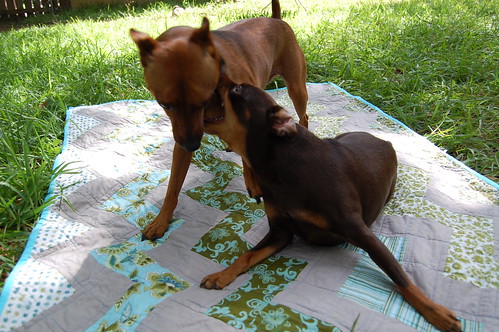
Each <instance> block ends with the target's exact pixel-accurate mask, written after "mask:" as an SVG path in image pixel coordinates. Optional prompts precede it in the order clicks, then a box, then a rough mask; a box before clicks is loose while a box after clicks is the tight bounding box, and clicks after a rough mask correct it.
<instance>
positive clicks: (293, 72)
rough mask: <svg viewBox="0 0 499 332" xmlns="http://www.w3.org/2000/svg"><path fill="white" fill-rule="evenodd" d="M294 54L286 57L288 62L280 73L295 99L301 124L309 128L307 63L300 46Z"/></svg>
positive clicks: (290, 94) (293, 99)
mask: <svg viewBox="0 0 499 332" xmlns="http://www.w3.org/2000/svg"><path fill="white" fill-rule="evenodd" d="M292 54H294V56H291V54H287V56H288V58H286V63H285V64H284V65H283V66H282V71H281V72H280V75H281V77H282V78H283V79H284V83H286V86H287V88H288V94H289V98H291V100H292V101H293V105H294V107H295V111H296V113H297V114H298V117H299V118H300V124H301V125H302V126H304V127H305V128H308V115H307V102H308V92H307V84H306V83H307V64H306V63H305V57H304V55H303V52H302V51H301V49H299V48H298V49H297V50H296V52H292Z"/></svg>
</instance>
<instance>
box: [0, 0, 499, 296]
mask: <svg viewBox="0 0 499 332" xmlns="http://www.w3.org/2000/svg"><path fill="white" fill-rule="evenodd" d="M301 2H302V3H303V4H304V6H305V7H306V11H305V9H304V8H303V7H301V6H300V5H299V2H297V1H291V0H282V1H281V6H282V8H283V16H284V19H285V20H286V21H287V22H288V23H290V25H291V26H292V27H293V28H294V29H295V31H296V34H297V37H298V40H299V42H300V45H301V46H302V48H303V50H304V52H305V55H306V58H307V63H308V73H309V74H308V81H310V82H328V81H329V82H334V83H336V84H338V85H340V86H341V87H343V88H345V89H346V90H348V91H349V92H351V93H353V94H357V95H360V96H362V97H363V98H364V99H366V100H368V101H370V102H372V103H373V104H375V105H377V106H379V107H380V108H381V109H383V110H384V111H386V112H387V113H389V114H390V115H392V116H394V117H396V118H398V119H399V120H401V121H403V122H404V123H405V124H407V125H408V126H410V127H411V128H413V129H414V130H416V131H417V132H419V133H420V134H422V135H426V136H427V137H429V139H430V140H432V141H433V142H435V143H436V144H437V145H439V146H441V147H442V148H444V149H446V150H448V152H449V153H450V154H452V155H454V156H455V157H456V158H458V159H459V160H461V161H463V162H464V163H466V164H467V165H468V166H470V167H471V168H473V169H475V170H477V171H479V172H481V173H483V174H485V175H486V176H488V177H489V178H490V179H492V180H494V181H497V180H498V178H499V152H498V150H499V149H498V142H499V128H498V123H499V117H498V97H497V96H498V95H499V91H498V70H499V56H498V45H497V44H498V41H497V35H498V32H499V31H498V25H497V22H498V7H499V4H498V2H497V0H494V1H475V0H460V1H458V0H427V1H420V0H408V1H384V0H357V1H354V0H334V1H333V0H326V1H312V0H301ZM268 3H269V0H257V1H239V2H215V1H190V2H189V1H184V3H183V6H184V7H185V8H186V11H185V12H184V13H182V14H181V15H179V16H176V17H172V16H171V11H172V8H173V5H174V4H178V2H173V1H165V2H156V3H151V4H147V5H142V6H133V5H128V6H114V7H101V8H98V7H94V8H89V9H85V10H79V11H69V12H65V13H61V14H59V15H57V16H45V17H40V18H33V19H29V20H25V21H23V22H21V23H23V24H27V26H26V27H24V28H20V29H15V30H10V31H7V32H3V33H0V59H1V61H0V73H2V74H1V75H0V85H1V86H2V88H1V89H0V225H1V227H2V229H3V233H2V234H0V236H1V238H0V273H1V277H0V282H1V284H0V287H2V285H3V281H4V279H5V277H6V276H7V274H8V273H9V271H10V270H11V269H12V267H13V266H14V264H15V262H16V261H17V259H18V258H19V256H20V254H21V252H22V250H23V248H24V245H25V242H26V239H27V236H28V234H29V232H30V231H31V229H32V228H33V227H34V225H35V224H36V221H37V219H38V217H39V215H40V212H41V210H42V209H43V208H44V207H45V206H47V205H48V204H50V203H51V200H48V201H45V197H46V193H47V189H48V185H49V183H50V181H51V179H52V178H53V177H54V176H56V175H57V174H59V173H61V172H67V171H69V170H70V168H71V167H70V165H69V166H64V167H59V168H56V169H53V162H54V159H55V157H56V156H57V154H58V153H59V152H60V149H61V143H62V139H63V128H64V121H65V111H66V109H67V108H68V107H71V106H78V105H84V104H88V105H89V104H98V103H103V102H109V101H115V100H121V99H151V98H152V97H151V95H150V94H149V92H148V91H147V90H146V88H145V86H144V82H143V78H142V69H141V68H140V65H139V61H138V55H137V51H136V48H135V45H133V43H132V41H131V40H130V38H129V36H128V30H129V28H131V27H133V28H136V29H139V30H142V31H145V32H147V33H149V34H151V35H153V36H157V35H158V34H159V33H161V32H162V31H164V29H165V28H166V27H167V26H169V27H171V26H174V25H191V26H198V25H199V24H200V22H201V17H202V16H203V15H207V16H208V17H209V18H210V20H211V23H212V27H214V28H217V27H220V26H223V25H225V24H227V23H229V22H231V21H234V20H236V19H240V18H245V17H254V16H260V15H262V11H261V9H262V8H264V7H265V6H266V5H267V4H268ZM278 84H279V83H278ZM272 87H274V85H272ZM55 198H56V197H53V198H52V199H55Z"/></svg>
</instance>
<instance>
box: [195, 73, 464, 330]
mask: <svg viewBox="0 0 499 332" xmlns="http://www.w3.org/2000/svg"><path fill="white" fill-rule="evenodd" d="M221 90H222V91H221V94H222V96H223V100H224V103H225V110H226V114H225V117H224V120H223V121H220V122H218V123H211V124H209V125H207V127H206V129H207V132H209V133H212V134H216V135H218V136H219V137H220V138H221V139H222V140H224V141H225V142H226V143H227V144H228V146H229V148H230V149H232V150H233V151H234V152H236V153H238V154H239V155H241V157H242V158H243V160H244V161H245V162H246V164H247V165H249V166H250V167H251V168H252V170H253V172H254V175H255V177H256V180H257V182H258V183H259V184H260V187H261V189H262V191H263V200H264V203H265V210H266V213H267V217H268V222H269V227H270V230H269V232H268V234H267V235H266V236H265V237H264V238H263V240H261V242H259V243H258V244H257V245H256V246H255V247H254V248H252V249H251V250H249V251H248V252H246V253H244V254H243V255H241V256H240V257H239V258H237V259H236V260H235V261H234V263H233V264H232V265H230V266H229V267H227V268H226V269H225V270H223V271H221V272H218V273H215V274H212V275H209V276H207V277H205V278H204V279H203V280H202V282H201V286H202V287H204V288H209V289H222V288H224V287H225V286H227V285H228V284H230V283H231V282H232V281H233V280H234V279H235V278H236V277H237V276H238V275H240V274H241V273H244V272H246V271H247V270H248V269H249V268H250V267H251V266H253V265H254V264H256V263H258V262H260V261H262V260H263V259H265V258H267V257H269V256H271V255H273V254H275V253H277V252H278V251H280V250H282V249H283V248H284V247H286V246H287V245H288V244H290V243H291V242H292V240H293V237H294V235H297V236H299V237H301V238H303V239H304V240H305V241H307V242H309V243H311V244H314V245H328V246H334V245H337V244H340V243H343V242H348V243H351V244H353V245H355V246H357V247H360V248H362V249H364V250H365V251H366V252H367V253H368V254H369V256H370V257H371V258H372V260H373V261H374V262H375V263H376V264H377V265H378V266H379V267H380V268H381V269H382V270H383V271H384V272H385V273H386V274H387V275H388V276H389V277H390V278H391V279H392V280H393V282H394V283H395V285H396V286H397V287H398V289H399V291H400V293H401V294H402V295H403V296H404V298H405V299H406V300H407V301H408V302H409V303H410V304H411V305H412V306H413V307H414V308H415V309H416V310H418V311H419V312H420V313H421V314H422V315H423V316H424V318H425V319H426V320H427V321H428V322H430V323H431V324H432V325H434V326H435V327H436V328H438V329H440V330H443V331H460V330H461V324H460V322H459V321H458V319H457V318H456V315H455V314H454V313H453V312H452V311H450V310H449V309H447V308H445V307H443V306H441V305H438V304H436V303H434V302H433V301H431V300H430V299H429V298H428V297H427V296H426V295H424V294H423V292H422V291H421V290H420V289H419V288H417V287H416V286H415V285H414V284H413V283H412V282H411V280H410V279H409V277H408V276H407V274H406V273H405V272H404V271H403V269H402V267H401V266H400V264H399V263H398V261H397V260H396V259H395V258H394V257H393V255H392V254H391V252H390V251H389V250H388V249H387V247H386V246H385V245H384V244H383V243H382V242H381V241H380V240H379V239H378V238H377V237H376V235H374V233H373V232H372V231H371V229H370V228H369V226H370V225H371V224H372V223H373V222H374V221H375V220H376V218H377V217H378V216H379V214H380V212H381V210H382V209H383V207H384V206H385V204H386V203H387V201H388V200H389V199H390V197H391V195H392V193H393V190H394V187H395V181H396V177H397V157H396V154H395V150H394V149H393V147H392V145H391V144H390V143H389V142H386V141H384V140H381V139H379V138H376V137H375V136H373V135H371V134H368V133H365V132H351V133H346V134H342V135H339V136H337V137H336V138H333V139H320V138H318V137H317V136H315V135H314V134H312V133H311V132H310V131H308V130H307V129H306V128H304V127H303V126H301V125H299V124H296V123H295V122H294V120H293V117H292V116H291V115H290V114H289V113H288V112H287V111H286V110H285V109H284V108H282V107H280V106H279V105H277V104H276V102H275V101H274V100H273V99H272V98H271V97H270V96H269V95H268V94H267V93H266V92H265V91H263V90H261V89H259V88H257V87H254V86H252V85H248V84H242V85H238V84H235V83H233V82H230V81H229V80H228V79H226V80H225V83H224V82H223V81H222V83H221ZM223 90H225V92H223Z"/></svg>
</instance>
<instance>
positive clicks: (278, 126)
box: [267, 105, 298, 139]
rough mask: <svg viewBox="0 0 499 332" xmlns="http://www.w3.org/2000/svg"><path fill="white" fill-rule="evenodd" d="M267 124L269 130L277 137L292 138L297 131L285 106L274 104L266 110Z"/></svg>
mask: <svg viewBox="0 0 499 332" xmlns="http://www.w3.org/2000/svg"><path fill="white" fill-rule="evenodd" d="M267 116H268V118H267V121H268V125H269V129H270V131H271V132H272V133H273V134H275V135H276V136H279V137H285V138H288V139H293V138H294V137H295V135H296V133H297V132H298V130H297V128H296V123H295V121H294V119H293V117H292V116H291V115H290V114H289V113H288V111H286V109H285V108H283V107H281V106H279V105H276V106H274V107H272V108H271V109H270V110H268V115H267Z"/></svg>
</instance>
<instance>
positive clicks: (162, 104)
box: [158, 103, 173, 112]
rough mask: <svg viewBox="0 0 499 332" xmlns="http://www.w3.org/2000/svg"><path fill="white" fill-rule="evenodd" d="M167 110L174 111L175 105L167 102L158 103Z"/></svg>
mask: <svg viewBox="0 0 499 332" xmlns="http://www.w3.org/2000/svg"><path fill="white" fill-rule="evenodd" d="M158 104H159V106H161V107H162V108H163V109H164V110H165V111H168V112H171V111H173V106H172V105H170V104H165V103H158Z"/></svg>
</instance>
